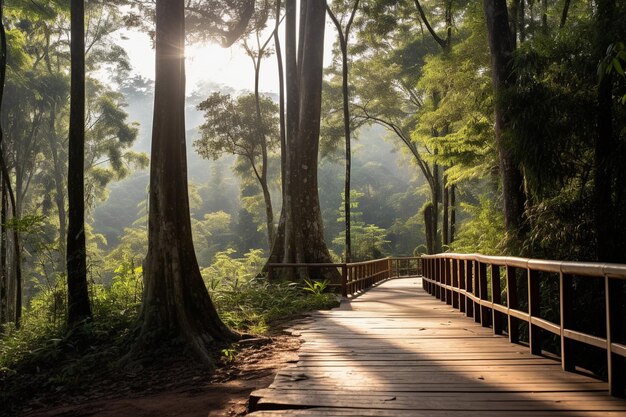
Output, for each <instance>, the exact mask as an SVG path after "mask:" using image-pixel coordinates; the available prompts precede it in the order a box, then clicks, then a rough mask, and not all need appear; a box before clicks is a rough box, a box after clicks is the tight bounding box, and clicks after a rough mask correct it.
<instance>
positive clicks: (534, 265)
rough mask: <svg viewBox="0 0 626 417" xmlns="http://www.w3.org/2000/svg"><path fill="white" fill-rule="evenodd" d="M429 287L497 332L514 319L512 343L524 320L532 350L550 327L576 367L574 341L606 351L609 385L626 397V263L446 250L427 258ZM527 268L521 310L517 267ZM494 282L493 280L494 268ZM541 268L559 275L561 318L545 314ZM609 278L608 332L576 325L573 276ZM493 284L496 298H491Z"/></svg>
mask: <svg viewBox="0 0 626 417" xmlns="http://www.w3.org/2000/svg"><path fill="white" fill-rule="evenodd" d="M421 263H422V274H423V279H424V289H425V290H426V291H428V292H429V293H430V294H431V295H433V296H435V297H438V298H440V299H441V301H444V302H446V303H448V304H450V305H452V306H453V307H455V308H458V309H459V310H460V311H461V312H464V313H465V314H466V315H467V316H468V317H473V318H474V320H475V321H476V322H479V323H481V324H482V325H483V326H484V327H492V328H493V332H494V334H502V333H503V320H505V319H506V320H507V323H508V336H509V340H510V341H511V342H512V343H517V342H519V334H518V333H519V323H520V322H526V323H528V339H529V347H530V351H531V352H532V353H533V354H541V332H542V331H547V332H550V333H553V334H555V335H557V336H559V337H560V339H561V365H562V367H563V369H564V370H566V371H573V370H574V368H575V366H576V363H575V358H574V357H573V355H572V349H573V342H578V343H582V344H585V345H589V346H594V347H596V348H601V349H604V350H606V353H607V369H608V380H609V390H610V393H611V395H614V396H620V397H623V396H626V344H624V342H626V335H624V334H620V328H619V325H620V324H621V322H622V321H623V320H625V319H626V316H625V314H624V311H622V309H623V302H624V300H622V299H621V297H622V293H623V285H624V281H626V265H622V264H609V263H592V262H565V261H551V260H543V259H528V258H517V257H504V256H485V255H480V254H458V253H444V254H437V255H423V256H422V257H421ZM502 267H503V268H504V273H505V277H504V278H506V279H505V283H506V288H505V292H506V300H505V301H506V304H505V303H504V302H503V300H502V299H501V298H502V289H501V288H500V285H501V284H500V278H501V277H500V274H501V268H502ZM516 269H520V270H526V275H527V293H528V311H527V312H525V311H521V310H519V304H518V297H517V291H518V288H517V277H516V274H515V270H516ZM487 271H489V272H490V275H491V280H490V281H491V282H488V281H489V280H488V275H489V274H488V272H487ZM539 272H549V273H553V274H558V280H559V313H560V314H559V316H560V319H559V323H553V322H551V321H548V320H546V319H544V318H541V317H539V316H540V297H541V286H540V282H539V281H540V276H539ZM574 276H580V277H586V278H589V279H594V278H596V279H603V280H604V293H605V299H604V305H605V311H606V337H605V338H602V337H598V336H595V335H591V334H587V333H584V332H580V331H577V330H574V329H573V328H572V325H573V323H572V318H571V316H572V312H573V306H574V296H573V277H574ZM489 285H491V288H490V289H491V294H492V297H491V300H490V299H489V296H488V292H489V288H488V287H489Z"/></svg>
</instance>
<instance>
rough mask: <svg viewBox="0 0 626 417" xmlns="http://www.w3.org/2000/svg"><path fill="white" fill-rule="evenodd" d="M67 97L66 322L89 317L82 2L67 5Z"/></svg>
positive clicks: (83, 7) (76, 321)
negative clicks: (69, 95)
mask: <svg viewBox="0 0 626 417" xmlns="http://www.w3.org/2000/svg"><path fill="white" fill-rule="evenodd" d="M71 21H72V28H71V46H70V53H71V92H70V94H71V98H70V134H69V143H68V168H67V170H68V174H67V195H68V203H69V205H68V207H69V210H68V215H69V216H68V217H69V218H68V220H69V222H68V233H67V306H68V309H67V313H68V314H67V321H68V324H69V325H75V324H77V323H79V322H81V321H82V320H84V319H86V318H88V317H91V305H90V303H89V291H88V286H87V251H86V248H85V3H84V0H72V3H71Z"/></svg>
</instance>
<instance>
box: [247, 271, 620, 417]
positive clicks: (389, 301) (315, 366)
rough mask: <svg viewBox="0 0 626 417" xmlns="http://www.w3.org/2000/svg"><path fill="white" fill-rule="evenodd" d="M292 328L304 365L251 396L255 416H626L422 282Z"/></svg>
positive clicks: (602, 388)
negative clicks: (299, 339)
mask: <svg viewBox="0 0 626 417" xmlns="http://www.w3.org/2000/svg"><path fill="white" fill-rule="evenodd" d="M294 331H295V332H297V333H299V334H301V336H302V338H303V339H304V341H305V343H304V344H303V346H302V348H301V349H300V355H299V360H298V362H297V363H295V364H294V365H293V366H290V367H288V368H285V369H283V370H281V371H280V372H279V373H278V375H277V376H276V379H275V381H274V383H273V384H272V385H271V386H270V387H269V388H267V389H263V390H259V391H256V392H255V393H253V395H252V397H251V400H250V404H251V409H252V410H257V411H256V412H254V413H252V414H250V415H251V416H253V417H274V416H276V417H278V416H281V417H283V416H320V417H330V416H379V417H386V416H399V417H409V416H411V417H413V416H415V417H420V416H435V417H437V416H450V417H456V416H459V417H460V416H511V417H514V416H531V417H537V416H581V417H582V416H626V401H623V400H619V399H615V398H611V397H609V396H608V394H607V385H606V383H604V382H601V381H597V380H595V379H592V378H589V377H587V376H583V375H578V374H574V373H565V372H563V371H562V370H561V366H560V363H559V362H556V361H554V360H552V359H548V358H543V357H539V356H533V355H531V354H530V353H529V352H528V348H526V347H524V346H520V345H514V344H510V343H509V342H508V339H506V338H504V337H501V336H493V334H492V330H491V329H487V328H483V327H481V326H480V325H479V324H476V323H475V322H474V321H473V320H471V319H468V318H465V317H464V316H463V314H461V313H459V312H458V311H456V310H454V309H452V307H450V306H448V305H446V304H444V303H441V302H440V301H438V300H437V299H435V298H433V297H431V296H430V295H428V294H427V293H426V292H424V291H423V290H422V288H421V280H420V279H418V278H405V279H394V280H390V281H387V282H385V283H383V284H381V285H379V286H378V287H376V288H375V289H373V290H371V291H369V292H367V293H365V294H363V295H361V296H360V297H358V298H356V299H354V300H352V301H349V302H346V303H342V306H341V307H339V308H337V309H334V310H332V311H330V312H320V313H317V314H315V315H314V316H313V317H312V320H311V321H310V322H309V323H307V324H305V325H302V326H300V328H298V329H294Z"/></svg>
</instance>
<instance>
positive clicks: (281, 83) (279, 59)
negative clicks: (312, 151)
mask: <svg viewBox="0 0 626 417" xmlns="http://www.w3.org/2000/svg"><path fill="white" fill-rule="evenodd" d="M281 7H282V2H281V0H277V1H276V27H275V28H274V49H275V50H276V65H277V67H278V102H279V103H278V109H279V110H278V111H279V113H280V114H279V123H280V149H285V147H286V141H287V132H286V130H285V129H286V128H285V74H284V69H283V51H282V48H281V44H280V36H279V34H278V28H279V26H280V10H281ZM285 156H286V155H285V153H284V152H281V153H280V169H281V171H280V172H281V178H284V177H285V165H286V162H285ZM281 189H282V194H284V193H285V185H284V184H283V183H282V181H281ZM270 245H271V243H270ZM270 247H271V246H270Z"/></svg>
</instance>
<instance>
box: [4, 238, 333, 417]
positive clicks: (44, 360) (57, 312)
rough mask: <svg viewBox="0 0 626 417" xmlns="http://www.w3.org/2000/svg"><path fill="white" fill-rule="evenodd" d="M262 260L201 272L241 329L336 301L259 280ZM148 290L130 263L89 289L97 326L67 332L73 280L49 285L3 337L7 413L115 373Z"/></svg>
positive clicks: (254, 329) (254, 255)
mask: <svg viewBox="0 0 626 417" xmlns="http://www.w3.org/2000/svg"><path fill="white" fill-rule="evenodd" d="M263 262H264V258H263V252H262V251H260V250H253V251H250V252H248V253H247V254H245V255H244V256H243V257H242V258H235V257H234V251H232V250H229V251H225V252H220V253H218V254H217V255H216V257H215V261H214V263H213V264H212V265H211V266H210V267H208V268H205V269H204V270H203V271H202V272H203V275H204V278H205V282H206V284H207V287H208V289H209V293H210V295H211V298H212V299H213V301H214V303H215V305H216V308H217V310H218V312H219V313H220V315H221V317H222V319H223V320H224V322H225V323H226V324H227V325H228V326H230V327H232V328H234V329H235V330H238V331H240V332H245V333H253V334H265V333H267V332H269V331H271V330H272V327H273V326H274V325H277V324H279V323H280V322H282V321H284V320H288V319H289V318H291V317H294V316H297V315H300V314H302V313H305V312H307V311H311V310H317V309H323V308H329V307H331V306H333V305H334V304H336V303H337V297H336V295H335V294H331V293H328V292H326V291H325V290H326V288H327V285H325V284H324V283H323V282H315V281H309V282H308V284H303V283H288V282H276V283H269V282H267V280H266V279H265V278H263V277H257V274H258V270H259V269H260V267H261V266H262V264H263ZM306 288H308V290H307V289H306ZM142 292H143V271H142V268H141V266H139V265H137V264H136V262H135V261H134V260H133V259H132V258H124V260H123V262H122V263H121V264H120V265H119V266H118V267H117V268H116V269H115V274H114V276H113V279H112V282H111V284H110V285H109V286H105V285H102V284H98V283H94V282H91V283H90V298H91V302H92V308H93V316H94V317H93V320H91V321H89V322H86V323H84V324H83V325H82V326H78V327H76V328H75V329H73V330H68V329H67V327H66V325H65V321H66V309H67V305H66V304H67V301H66V300H67V285H66V277H65V276H63V275H58V276H57V277H56V278H55V281H54V282H52V283H48V284H47V285H46V287H45V288H42V289H41V290H40V291H39V292H38V294H37V295H36V296H34V297H33V298H32V299H31V300H30V302H29V303H28V305H27V307H26V308H25V309H24V314H23V322H22V327H21V328H20V329H19V330H16V329H15V328H14V326H13V325H12V324H11V323H9V324H8V325H6V326H5V328H4V329H3V332H2V334H0V409H2V407H3V405H4V404H8V403H19V400H20V399H22V400H23V399H26V398H30V397H32V395H33V394H34V393H40V392H46V391H50V392H63V391H71V390H73V389H79V390H80V389H84V387H85V386H87V385H86V384H88V383H89V381H90V380H92V379H94V378H98V376H99V375H102V374H103V373H106V371H107V370H110V369H114V368H115V367H116V366H117V362H118V359H119V358H121V357H123V356H124V354H125V353H126V352H127V351H128V350H129V347H130V343H131V342H132V334H133V330H134V329H135V326H136V323H137V317H138V314H139V310H140V306H141V297H142Z"/></svg>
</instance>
